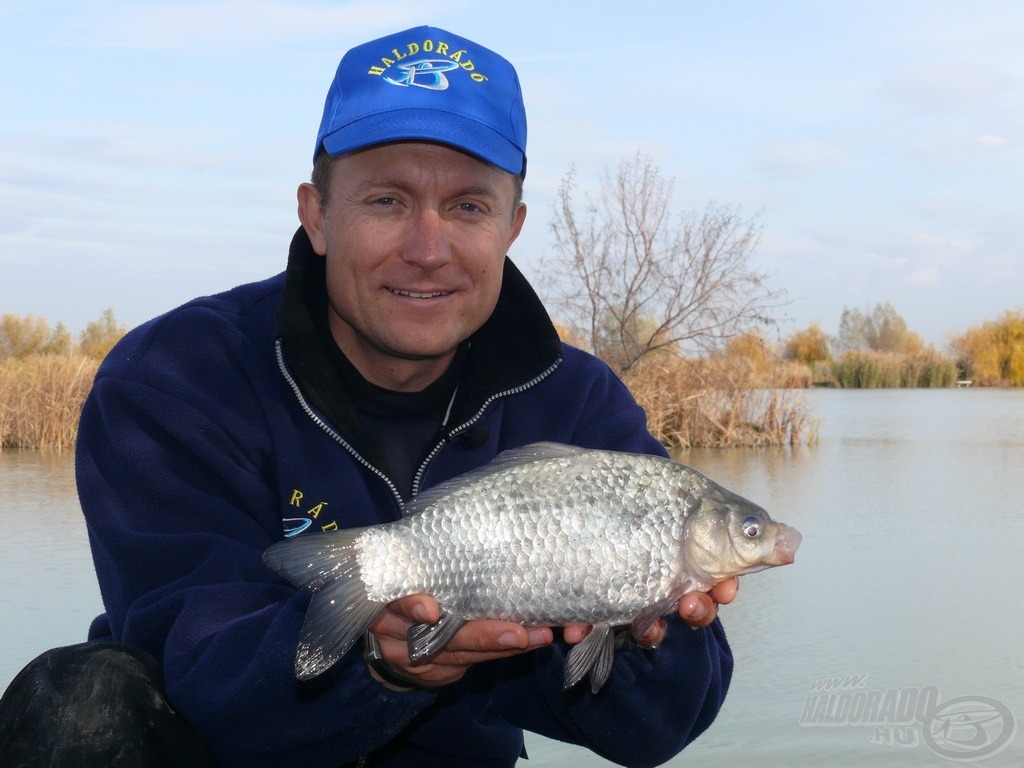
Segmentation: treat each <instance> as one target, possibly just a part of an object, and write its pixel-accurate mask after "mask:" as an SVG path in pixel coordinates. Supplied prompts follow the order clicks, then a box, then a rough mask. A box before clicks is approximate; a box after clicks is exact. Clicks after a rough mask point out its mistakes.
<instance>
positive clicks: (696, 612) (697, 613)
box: [689, 600, 708, 621]
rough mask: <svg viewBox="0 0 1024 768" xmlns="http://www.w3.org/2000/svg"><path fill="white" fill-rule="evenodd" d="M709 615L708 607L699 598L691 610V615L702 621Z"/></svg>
mask: <svg viewBox="0 0 1024 768" xmlns="http://www.w3.org/2000/svg"><path fill="white" fill-rule="evenodd" d="M707 615H708V609H707V608H706V607H705V605H704V603H703V602H702V601H700V600H698V601H697V603H696V605H694V606H693V610H691V611H690V614H689V617H690V618H691V619H693V620H694V621H700V620H701V619H703V618H704V617H705V616H707Z"/></svg>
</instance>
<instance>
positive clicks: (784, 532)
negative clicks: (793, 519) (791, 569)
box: [765, 523, 804, 565]
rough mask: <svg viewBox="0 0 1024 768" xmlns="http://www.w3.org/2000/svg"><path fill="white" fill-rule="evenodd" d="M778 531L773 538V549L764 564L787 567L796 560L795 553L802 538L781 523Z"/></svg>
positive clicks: (792, 529)
mask: <svg viewBox="0 0 1024 768" xmlns="http://www.w3.org/2000/svg"><path fill="white" fill-rule="evenodd" d="M779 529H780V530H779V533H778V535H777V536H776V537H775V549H774V550H773V551H772V556H771V557H769V558H768V559H767V560H766V561H765V562H767V563H769V564H771V565H789V564H790V563H792V562H793V560H794V559H795V558H796V551H797V549H798V548H799V547H800V542H801V541H803V538H804V537H803V536H802V535H801V533H800V531H798V530H797V529H796V528H792V527H790V526H788V525H785V524H782V523H780V524H779Z"/></svg>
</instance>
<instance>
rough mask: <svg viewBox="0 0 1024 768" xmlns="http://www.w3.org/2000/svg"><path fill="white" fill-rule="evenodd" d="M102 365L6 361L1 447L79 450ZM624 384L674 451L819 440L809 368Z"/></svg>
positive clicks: (39, 358) (648, 371)
mask: <svg viewBox="0 0 1024 768" xmlns="http://www.w3.org/2000/svg"><path fill="white" fill-rule="evenodd" d="M98 365H99V361H97V360H96V359H94V358H91V357H86V356H84V355H33V356H30V357H26V358H22V359H14V358H8V359H5V360H2V361H0V448H44V447H46V448H55V449H58V450H62V449H66V448H71V447H72V446H73V445H74V442H75V434H76V432H77V429H78V418H79V414H80V412H81V409H82V403H83V402H84V401H85V397H86V395H87V394H88V392H89V388H90V386H91V385H92V380H93V378H94V377H95V375H96V369H97V367H98ZM624 378H625V381H626V384H627V385H628V386H629V388H630V390H631V391H632V392H633V394H634V396H635V397H636V398H637V400H638V401H639V402H640V404H641V405H642V406H643V407H644V409H645V410H646V411H647V414H648V427H649V428H650V430H651V433H652V434H653V435H654V436H655V437H656V438H657V439H658V440H660V441H661V442H662V443H664V444H665V445H666V446H668V447H673V448H674V447H725V446H736V445H743V446H778V445H795V444H798V443H803V442H810V441H811V440H812V439H813V436H814V422H813V418H812V413H811V408H810V406H809V404H808V403H807V401H806V400H805V399H804V398H803V396H802V394H801V393H799V392H796V391H794V390H792V389H788V388H787V387H792V386H807V384H808V383H809V379H810V372H809V370H807V369H806V367H800V366H793V365H782V366H778V367H777V368H776V369H774V373H773V374H772V376H771V377H769V378H767V379H766V376H765V373H764V371H763V370H759V369H757V367H755V366H754V365H752V364H751V363H749V362H748V361H747V360H745V359H744V358H738V357H721V358H711V359H700V360H685V359H682V358H679V357H676V356H675V355H670V354H662V355H652V356H649V358H648V359H646V360H644V361H643V362H641V363H640V364H638V365H637V366H635V367H634V368H633V369H631V370H630V371H629V372H628V373H627V374H626V375H625V377H624Z"/></svg>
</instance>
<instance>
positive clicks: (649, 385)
mask: <svg viewBox="0 0 1024 768" xmlns="http://www.w3.org/2000/svg"><path fill="white" fill-rule="evenodd" d="M776 376H778V377H781V378H782V379H783V380H784V381H785V383H782V384H779V383H778V382H777V381H773V380H772V379H771V378H769V379H767V380H766V378H765V375H764V373H763V372H759V371H757V370H755V369H754V367H753V366H751V365H749V364H747V363H746V361H745V360H744V359H742V358H735V357H718V358H710V359H699V360H691V359H684V358H680V357H677V356H675V355H668V354H665V355H653V356H650V357H649V358H648V359H646V360H644V361H642V362H641V363H640V364H638V365H637V366H635V367H634V368H633V369H630V371H628V372H627V374H626V375H625V377H624V380H625V382H626V384H627V386H629V388H630V391H632V393H633V396H634V397H636V399H637V401H638V402H639V403H640V405H641V406H643V408H644V410H645V411H646V412H647V427H648V429H649V430H650V431H651V434H653V435H654V436H655V437H656V438H657V439H658V440H659V441H661V443H662V444H664V445H665V446H667V447H670V448H724V447H733V446H751V447H767V446H791V445H799V444H804V443H810V442H813V441H814V439H815V438H816V435H817V430H816V422H815V419H814V417H813V412H812V408H811V405H810V403H809V402H808V401H807V399H806V397H804V395H803V393H802V392H800V391H797V390H794V389H789V388H783V387H788V385H789V383H790V380H791V379H793V378H794V377H796V378H797V379H798V380H799V381H800V382H803V381H804V380H805V378H809V376H810V372H809V371H806V372H805V371H804V370H803V369H800V370H799V371H798V370H797V369H796V368H794V367H784V368H779V369H778V371H777V372H776Z"/></svg>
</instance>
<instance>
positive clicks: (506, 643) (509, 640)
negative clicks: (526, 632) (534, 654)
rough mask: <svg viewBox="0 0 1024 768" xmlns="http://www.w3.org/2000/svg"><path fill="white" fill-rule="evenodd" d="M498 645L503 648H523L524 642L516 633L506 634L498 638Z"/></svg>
mask: <svg viewBox="0 0 1024 768" xmlns="http://www.w3.org/2000/svg"><path fill="white" fill-rule="evenodd" d="M498 645H499V646H501V647H502V648H522V647H523V644H522V641H520V639H519V635H517V634H516V633H515V632H504V633H503V634H501V635H500V636H499V637H498Z"/></svg>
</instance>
